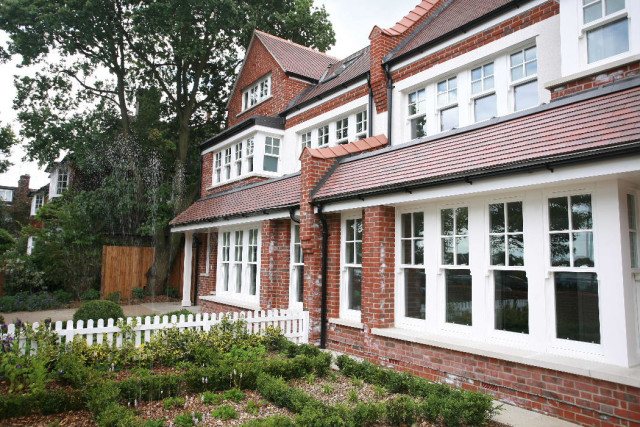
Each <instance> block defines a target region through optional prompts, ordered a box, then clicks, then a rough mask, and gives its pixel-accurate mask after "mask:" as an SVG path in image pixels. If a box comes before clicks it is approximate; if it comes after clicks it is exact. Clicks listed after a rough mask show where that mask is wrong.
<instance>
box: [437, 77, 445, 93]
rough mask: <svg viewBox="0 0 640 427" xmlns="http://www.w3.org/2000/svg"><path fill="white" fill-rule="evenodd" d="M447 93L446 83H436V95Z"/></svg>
mask: <svg viewBox="0 0 640 427" xmlns="http://www.w3.org/2000/svg"><path fill="white" fill-rule="evenodd" d="M446 91H447V81H446V80H445V81H443V82H440V83H438V93H442V92H446Z"/></svg>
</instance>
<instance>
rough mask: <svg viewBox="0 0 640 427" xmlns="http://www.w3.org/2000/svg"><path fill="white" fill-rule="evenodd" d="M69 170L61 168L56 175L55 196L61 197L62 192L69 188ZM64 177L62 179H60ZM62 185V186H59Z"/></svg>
mask: <svg viewBox="0 0 640 427" xmlns="http://www.w3.org/2000/svg"><path fill="white" fill-rule="evenodd" d="M69 172H70V171H69V168H68V167H61V168H59V169H58V172H57V173H56V196H61V195H62V193H64V191H65V190H66V189H67V188H69V175H70V173H69ZM61 177H64V179H61ZM61 184H62V185H61Z"/></svg>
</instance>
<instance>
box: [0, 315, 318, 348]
mask: <svg viewBox="0 0 640 427" xmlns="http://www.w3.org/2000/svg"><path fill="white" fill-rule="evenodd" d="M225 317H226V318H228V319H230V320H233V321H237V320H243V321H244V322H246V328H247V330H249V331H250V332H252V333H256V334H258V333H261V332H263V331H265V330H266V329H267V328H268V327H269V326H273V327H279V328H280V330H281V332H282V334H283V335H284V336H285V337H286V338H287V339H289V340H290V341H292V342H294V343H296V344H302V343H305V344H306V343H308V342H309V312H308V311H295V310H268V311H253V312H252V311H247V312H234V313H221V314H218V315H216V314H215V313H202V314H200V313H198V314H195V315H193V314H190V315H188V316H186V317H185V316H184V315H180V317H179V318H178V317H176V316H175V315H173V316H171V318H169V317H168V316H162V317H160V316H155V317H146V318H144V320H143V319H141V318H140V317H129V318H127V324H128V325H131V324H132V323H134V319H135V326H133V327H132V328H131V333H129V334H122V333H121V329H120V328H119V327H118V326H117V321H114V319H108V320H107V322H106V325H105V321H104V320H103V319H99V320H98V321H97V322H94V321H93V320H89V321H88V322H87V324H86V326H85V325H84V322H83V321H82V320H79V321H78V323H77V324H76V325H75V326H74V324H73V321H72V320H69V321H67V322H62V321H58V322H56V323H55V325H54V327H53V328H52V329H53V330H54V331H55V332H56V333H57V334H58V336H59V340H60V342H61V343H69V342H72V341H73V340H74V339H78V337H80V339H81V340H83V341H85V342H86V343H87V345H92V344H103V343H108V344H110V345H113V344H115V345H116V346H117V347H121V346H122V343H123V339H130V340H133V341H134V345H135V346H136V347H140V346H141V345H142V343H145V342H149V341H150V340H151V337H152V336H153V334H154V333H155V332H157V331H159V330H162V329H167V328H178V329H179V330H185V329H195V330H200V331H209V330H210V329H211V327H212V326H213V325H215V324H217V323H220V322H222V320H223V319H224V318H225ZM28 327H32V328H34V330H35V329H37V328H38V327H39V324H38V322H35V323H33V324H32V325H28ZM7 336H9V337H14V338H15V337H16V327H15V325H13V324H10V325H8V328H7V330H6V332H4V333H2V334H0V338H2V340H4V339H5V338H6V337H7ZM18 339H20V341H21V342H20V347H24V346H25V345H26V342H25V341H24V340H25V339H24V337H21V336H20V335H18ZM32 349H33V345H32Z"/></svg>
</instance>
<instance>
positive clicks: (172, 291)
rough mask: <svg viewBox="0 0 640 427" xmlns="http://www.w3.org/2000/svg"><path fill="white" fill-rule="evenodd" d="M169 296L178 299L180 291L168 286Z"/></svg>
mask: <svg viewBox="0 0 640 427" xmlns="http://www.w3.org/2000/svg"><path fill="white" fill-rule="evenodd" d="M167 296H168V297H169V298H178V296H179V292H178V289H177V288H175V287H173V286H168V287H167Z"/></svg>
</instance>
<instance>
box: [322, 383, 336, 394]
mask: <svg viewBox="0 0 640 427" xmlns="http://www.w3.org/2000/svg"><path fill="white" fill-rule="evenodd" d="M333 390H335V387H333V386H332V385H329V384H326V385H325V386H324V387H322V392H323V393H324V394H331V393H333Z"/></svg>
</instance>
